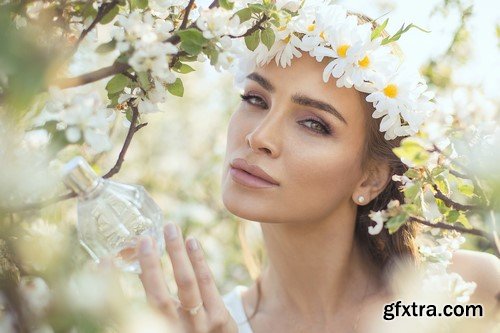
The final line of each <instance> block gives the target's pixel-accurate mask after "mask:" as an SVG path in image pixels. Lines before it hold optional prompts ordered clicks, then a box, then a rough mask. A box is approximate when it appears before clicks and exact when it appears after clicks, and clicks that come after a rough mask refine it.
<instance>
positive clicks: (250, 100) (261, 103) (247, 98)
mask: <svg viewBox="0 0 500 333" xmlns="http://www.w3.org/2000/svg"><path fill="white" fill-rule="evenodd" d="M240 97H241V99H242V100H243V101H244V102H246V103H249V104H251V105H256V106H258V107H260V108H266V107H267V105H266V103H265V102H264V101H263V100H262V98H260V97H259V96H255V95H243V94H240ZM253 101H257V103H255V102H253Z"/></svg>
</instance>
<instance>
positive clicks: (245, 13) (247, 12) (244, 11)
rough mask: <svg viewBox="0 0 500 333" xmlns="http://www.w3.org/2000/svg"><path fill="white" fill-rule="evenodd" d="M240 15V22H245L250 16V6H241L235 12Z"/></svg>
mask: <svg viewBox="0 0 500 333" xmlns="http://www.w3.org/2000/svg"><path fill="white" fill-rule="evenodd" d="M236 15H238V16H239V17H240V23H243V22H246V21H248V20H250V19H251V18H252V10H251V9H250V8H243V9H240V10H238V11H237V12H236Z"/></svg>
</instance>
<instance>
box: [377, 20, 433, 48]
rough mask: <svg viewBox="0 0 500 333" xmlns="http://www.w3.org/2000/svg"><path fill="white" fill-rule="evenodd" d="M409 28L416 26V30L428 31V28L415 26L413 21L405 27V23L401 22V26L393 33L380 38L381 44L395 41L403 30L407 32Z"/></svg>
mask: <svg viewBox="0 0 500 333" xmlns="http://www.w3.org/2000/svg"><path fill="white" fill-rule="evenodd" d="M411 28H417V29H418V30H420V31H423V32H427V33H429V32H430V31H429V30H425V29H423V28H420V27H419V26H417V25H415V24H413V23H411V24H409V25H408V26H406V27H405V24H404V23H403V25H402V26H401V28H399V30H398V31H397V32H396V33H395V34H394V35H392V36H389V37H386V38H384V39H383V40H382V43H381V44H382V45H385V44H388V43H392V42H395V41H397V40H398V39H399V38H400V37H401V35H403V34H404V33H405V32H407V31H408V30H410V29H411Z"/></svg>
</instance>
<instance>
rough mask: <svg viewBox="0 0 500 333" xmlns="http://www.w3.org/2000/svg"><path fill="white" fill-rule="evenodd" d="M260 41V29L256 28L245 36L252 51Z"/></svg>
mask: <svg viewBox="0 0 500 333" xmlns="http://www.w3.org/2000/svg"><path fill="white" fill-rule="evenodd" d="M259 43H260V30H255V31H254V32H253V33H252V34H251V35H249V36H245V44H246V46H247V48H248V49H249V50H250V51H255V49H256V48H257V46H259Z"/></svg>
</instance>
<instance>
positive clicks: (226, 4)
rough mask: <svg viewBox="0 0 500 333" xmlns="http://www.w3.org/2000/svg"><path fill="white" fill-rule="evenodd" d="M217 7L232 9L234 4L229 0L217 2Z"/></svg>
mask: <svg viewBox="0 0 500 333" xmlns="http://www.w3.org/2000/svg"><path fill="white" fill-rule="evenodd" d="M219 5H220V6H221V7H222V8H224V9H227V10H230V9H233V7H234V2H230V1H229V0H219Z"/></svg>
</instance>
